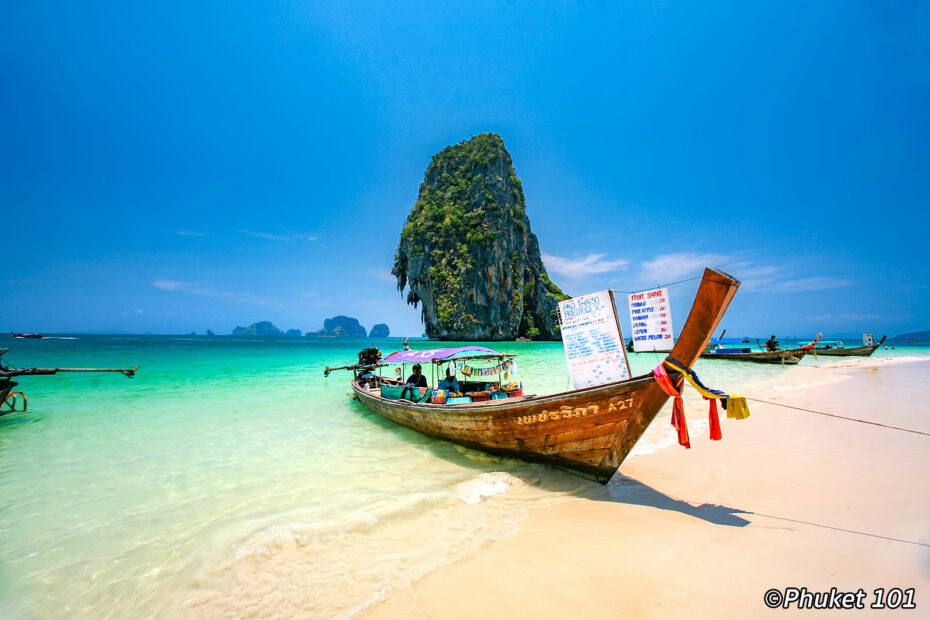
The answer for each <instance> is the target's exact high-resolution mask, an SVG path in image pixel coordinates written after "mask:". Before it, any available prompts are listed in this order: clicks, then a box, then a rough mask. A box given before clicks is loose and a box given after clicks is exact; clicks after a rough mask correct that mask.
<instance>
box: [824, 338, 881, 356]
mask: <svg viewBox="0 0 930 620" xmlns="http://www.w3.org/2000/svg"><path fill="white" fill-rule="evenodd" d="M887 337H888V336H887V335H886V336H882V339H881V340H879V341H878V344H874V345H872V346H871V347H849V348H845V347H844V348H838V349H815V350H814V353H815V354H816V355H818V356H819V355H830V356H835V357H868V356H870V355H872V354H873V353H875V350H876V349H878V348H879V347H880V346H882V344H883V343H884V342H885V338H887Z"/></svg>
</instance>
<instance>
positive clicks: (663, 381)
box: [652, 357, 749, 448]
mask: <svg viewBox="0 0 930 620" xmlns="http://www.w3.org/2000/svg"><path fill="white" fill-rule="evenodd" d="M666 366H668V367H669V368H670V369H671V370H674V371H676V372H680V373H681V374H682V375H684V377H685V379H687V380H688V383H690V384H691V386H692V387H693V388H694V389H695V390H697V392H698V393H699V394H700V395H701V396H703V397H704V400H708V401H710V407H709V411H708V412H707V415H708V419H709V422H710V438H711V439H712V440H714V441H717V440H719V439H722V438H723V434H722V433H721V431H720V417H719V415H718V414H717V400H719V401H720V404H721V405H723V409H724V410H725V411H726V412H727V417H728V418H733V419H735V420H745V419H746V418H748V417H749V405H748V404H746V399H745V398H743V397H742V396H737V395H736V394H728V393H726V392H723V391H720V390H712V389H710V388H709V387H707V386H706V385H704V384H703V383H701V380H700V378H699V377H698V376H697V373H695V372H694V371H693V370H691V369H690V368H688V367H687V366H685V365H684V364H682V363H681V362H679V361H677V360H675V359H674V358H672V357H666V358H665V361H664V362H662V363H661V364H659V365H658V366H657V367H656V368H655V370H653V371H652V374H653V376H654V377H655V378H656V383H658V384H659V387H661V388H662V390H663V391H664V392H665V393H666V394H668V395H669V396H672V397H674V398H675V405H674V407H673V409H672V426H674V427H675V429H676V430H677V431H678V443H679V444H681V445H683V446H684V447H686V448H690V447H691V443H690V441H689V438H688V427H687V424H686V422H685V411H684V401H682V399H681V394H680V393H679V392H678V390H676V389H675V384H674V383H672V380H671V378H669V376H668V373H667V372H666V370H665V367H666Z"/></svg>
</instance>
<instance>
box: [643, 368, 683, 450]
mask: <svg viewBox="0 0 930 620" xmlns="http://www.w3.org/2000/svg"><path fill="white" fill-rule="evenodd" d="M652 376H653V377H655V378H656V383H658V384H659V387H660V388H662V391H663V392H665V393H666V394H668V395H669V396H671V397H672V398H674V399H675V404H674V405H673V406H672V426H674V427H675V430H676V431H678V444H679V445H681V446H684V447H686V448H691V439H690V437H688V423H687V422H686V421H685V403H684V401H683V400H682V399H681V392H679V391H678V390H676V389H675V384H674V383H672V380H671V378H669V376H668V373H667V372H665V367H664V366H663V365H662V364H659V365H658V366H656V367H655V370H653V371H652Z"/></svg>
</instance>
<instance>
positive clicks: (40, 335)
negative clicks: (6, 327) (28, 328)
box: [10, 330, 45, 338]
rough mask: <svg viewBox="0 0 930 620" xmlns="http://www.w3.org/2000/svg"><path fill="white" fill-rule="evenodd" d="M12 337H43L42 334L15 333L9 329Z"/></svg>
mask: <svg viewBox="0 0 930 620" xmlns="http://www.w3.org/2000/svg"><path fill="white" fill-rule="evenodd" d="M10 333H11V334H12V335H13V337H14V338H45V336H43V335H42V334H17V333H16V332H14V331H12V330H11V331H10Z"/></svg>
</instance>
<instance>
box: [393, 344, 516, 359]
mask: <svg viewBox="0 0 930 620" xmlns="http://www.w3.org/2000/svg"><path fill="white" fill-rule="evenodd" d="M462 357H470V358H476V357H479V358H480V357H500V358H504V357H506V358H510V357H515V356H514V355H512V354H510V353H499V352H497V351H495V350H494V349H489V348H487V347H479V346H475V345H472V346H467V347H450V348H442V349H424V350H422V351H397V352H395V353H391V354H390V355H388V356H387V357H386V358H384V360H383V363H385V364H423V363H425V362H431V361H433V360H439V361H446V360H451V359H456V358H462Z"/></svg>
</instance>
